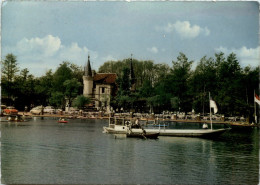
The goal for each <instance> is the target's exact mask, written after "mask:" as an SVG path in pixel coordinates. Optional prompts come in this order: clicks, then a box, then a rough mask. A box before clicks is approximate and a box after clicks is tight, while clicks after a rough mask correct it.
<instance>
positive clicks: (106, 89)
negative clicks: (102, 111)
mask: <svg viewBox="0 0 260 185" xmlns="http://www.w3.org/2000/svg"><path fill="white" fill-rule="evenodd" d="M111 95H112V86H111V85H107V84H96V88H95V99H97V100H99V101H96V102H95V107H96V108H101V107H107V108H110V100H111Z"/></svg>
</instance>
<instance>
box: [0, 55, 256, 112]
mask: <svg viewBox="0 0 260 185" xmlns="http://www.w3.org/2000/svg"><path fill="white" fill-rule="evenodd" d="M131 60H132V62H133V67H134V75H135V79H130V78H129V76H130V75H129V74H130V69H129V67H130V61H131ZM18 64H19V62H18V61H17V58H16V56H15V55H13V54H8V55H7V56H5V59H4V60H3V61H2V85H1V88H2V102H3V103H5V104H8V105H14V106H15V107H16V108H18V109H19V110H23V109H24V107H25V106H27V107H31V106H36V105H53V106H55V107H59V108H65V106H66V103H69V105H72V104H73V101H74V100H76V102H74V105H76V104H78V105H80V106H82V105H81V104H80V102H79V100H80V97H78V96H80V95H82V92H83V82H82V75H83V67H80V66H77V65H75V64H73V63H72V62H62V63H61V64H60V65H59V66H58V67H57V69H56V70H55V71H52V70H49V71H47V72H46V74H45V75H43V76H41V77H34V76H33V75H32V74H30V72H29V70H28V69H27V68H25V69H20V68H19V65H18ZM192 65H194V61H192V60H189V59H188V58H187V56H186V55H185V54H184V53H179V56H178V57H177V59H175V60H174V61H172V65H171V66H169V65H167V64H157V63H155V62H153V61H150V60H147V61H141V60H137V59H130V58H129V59H124V60H118V61H107V62H105V63H104V64H103V65H102V66H100V68H99V70H98V72H100V73H116V74H117V76H118V79H117V85H118V91H117V95H116V96H115V97H112V102H111V103H112V107H113V108H114V109H115V110H116V109H118V110H122V109H123V110H128V111H130V110H132V111H139V112H143V111H147V112H149V111H151V112H162V111H166V110H168V111H181V112H190V111H191V110H192V109H194V110H195V112H198V113H203V112H209V106H208V104H209V103H208V101H209V100H208V99H209V97H208V92H209V91H210V92H211V96H212V98H213V99H214V100H215V101H216V102H217V105H218V108H219V113H220V114H225V115H240V116H242V115H243V116H245V117H249V115H251V116H252V115H253V112H254V91H256V93H258V89H259V87H258V84H259V67H254V68H253V67H250V66H246V67H241V66H240V64H239V61H238V59H237V57H236V54H234V53H231V54H229V55H228V56H227V57H225V54H224V53H222V52H220V53H216V54H215V57H214V58H211V57H207V56H204V57H202V58H201V59H200V61H199V62H198V64H197V65H196V66H195V67H194V68H192ZM133 82H135V89H136V90H135V91H132V90H130V89H131V88H130V87H131V84H132V83H133ZM77 97H78V98H77ZM85 101H86V100H85ZM86 102H88V101H86Z"/></svg>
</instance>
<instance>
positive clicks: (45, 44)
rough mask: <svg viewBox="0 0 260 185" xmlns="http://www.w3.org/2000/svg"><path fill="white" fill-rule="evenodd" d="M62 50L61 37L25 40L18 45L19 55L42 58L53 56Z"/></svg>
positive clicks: (50, 36) (48, 36)
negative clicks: (32, 55) (39, 56)
mask: <svg viewBox="0 0 260 185" xmlns="http://www.w3.org/2000/svg"><path fill="white" fill-rule="evenodd" d="M60 48H61V41H60V38H59V37H54V36H52V35H47V36H46V37H44V38H38V37H36V38H31V39H27V38H23V39H22V40H20V41H19V42H18V43H17V44H16V49H17V52H18V53H19V54H28V53H34V54H38V55H39V54H40V55H42V56H53V55H54V54H55V53H56V52H57V51H58V50H59V49H60Z"/></svg>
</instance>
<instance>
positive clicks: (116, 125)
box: [103, 93, 231, 137]
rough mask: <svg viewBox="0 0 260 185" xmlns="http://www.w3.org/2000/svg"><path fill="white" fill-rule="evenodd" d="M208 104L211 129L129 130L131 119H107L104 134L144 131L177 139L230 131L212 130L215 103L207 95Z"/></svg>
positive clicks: (204, 127) (214, 135) (209, 135)
mask: <svg viewBox="0 0 260 185" xmlns="http://www.w3.org/2000/svg"><path fill="white" fill-rule="evenodd" d="M209 102H210V105H209V106H210V122H211V124H210V125H211V128H210V129H208V126H207V125H206V124H203V128H202V129H166V128H165V126H164V127H161V126H160V125H159V128H153V129H149V128H148V129H142V128H132V127H131V128H130V125H133V119H132V120H129V119H128V120H127V119H122V118H109V126H108V127H103V129H104V132H106V133H112V134H127V133H128V132H129V130H131V133H133V134H138V133H143V132H144V131H145V132H146V133H149V134H155V133H159V136H178V137H216V136H219V135H220V134H222V133H224V132H226V131H228V130H230V129H231V128H221V129H213V126H212V118H211V117H212V114H211V108H213V109H214V113H216V112H217V111H218V109H217V105H216V103H215V102H214V101H213V100H212V99H211V97H210V93H209Z"/></svg>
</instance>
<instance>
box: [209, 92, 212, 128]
mask: <svg viewBox="0 0 260 185" xmlns="http://www.w3.org/2000/svg"><path fill="white" fill-rule="evenodd" d="M209 117H210V128H211V130H212V118H211V107H210V92H209Z"/></svg>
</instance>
